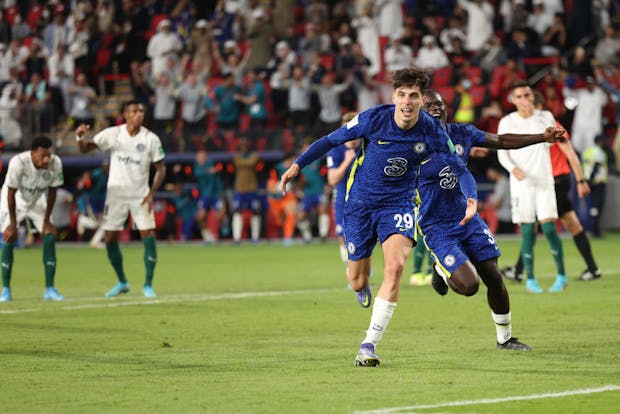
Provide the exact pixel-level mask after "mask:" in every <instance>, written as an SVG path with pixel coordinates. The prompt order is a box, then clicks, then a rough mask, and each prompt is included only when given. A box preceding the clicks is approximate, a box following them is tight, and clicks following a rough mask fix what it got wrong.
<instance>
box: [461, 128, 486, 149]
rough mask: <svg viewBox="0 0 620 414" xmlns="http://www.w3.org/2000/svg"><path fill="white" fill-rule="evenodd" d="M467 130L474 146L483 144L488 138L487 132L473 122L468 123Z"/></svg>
mask: <svg viewBox="0 0 620 414" xmlns="http://www.w3.org/2000/svg"><path fill="white" fill-rule="evenodd" d="M465 130H466V133H467V134H468V135H469V136H470V137H471V145H472V146H474V147H475V146H480V145H482V144H483V143H484V141H485V140H486V133H485V132H484V131H481V130H479V129H478V128H476V127H475V126H473V125H471V124H466V126H465Z"/></svg>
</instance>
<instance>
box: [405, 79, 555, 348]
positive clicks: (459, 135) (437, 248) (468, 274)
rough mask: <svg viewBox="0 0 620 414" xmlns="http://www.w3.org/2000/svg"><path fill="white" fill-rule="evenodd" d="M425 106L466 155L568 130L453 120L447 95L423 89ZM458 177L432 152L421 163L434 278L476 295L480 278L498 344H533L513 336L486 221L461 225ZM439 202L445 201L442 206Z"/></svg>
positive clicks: (420, 219)
mask: <svg viewBox="0 0 620 414" xmlns="http://www.w3.org/2000/svg"><path fill="white" fill-rule="evenodd" d="M424 108H425V110H426V111H428V113H429V114H431V115H432V116H434V117H435V118H437V119H439V120H440V121H441V124H442V125H443V127H444V128H445V130H446V132H447V133H448V135H449V136H450V139H451V141H452V144H453V145H454V148H455V152H456V154H458V155H459V157H461V158H462V159H463V161H467V159H468V158H469V153H470V150H471V148H472V147H473V146H482V147H487V148H520V147H523V146H526V145H531V144H535V143H539V142H545V141H549V142H553V141H555V140H557V139H561V135H562V134H563V133H564V130H563V129H561V128H551V127H550V128H547V129H546V131H545V133H544V134H530V135H520V134H503V135H496V134H492V133H489V132H484V131H481V130H479V129H477V128H476V127H474V126H473V125H470V124H459V123H448V122H447V109H446V105H445V102H444V100H443V98H442V96H441V95H440V94H439V93H438V92H436V91H434V90H427V91H425V93H424ZM456 184H457V177H456V176H455V175H454V174H453V173H452V171H451V168H450V167H449V166H448V165H446V163H445V162H444V161H443V160H442V159H440V158H439V157H437V156H436V155H435V154H431V155H430V156H429V157H428V158H426V159H425V160H424V161H422V163H421V164H420V167H419V168H418V176H417V200H418V204H419V206H418V207H419V211H418V214H417V222H416V223H417V226H418V229H419V230H420V233H421V234H422V236H423V238H424V243H425V245H426V246H427V248H428V249H429V250H430V252H431V255H432V257H433V259H434V262H435V271H434V272H433V280H432V284H433V287H434V288H435V290H436V291H437V292H438V293H439V294H441V295H445V294H446V293H447V291H448V285H449V286H450V287H452V289H453V290H454V291H455V292H457V293H459V294H461V295H465V296H472V295H474V294H475V293H476V292H477V291H478V288H479V285H480V280H479V278H481V279H482V281H483V282H484V283H485V285H486V286H487V301H488V304H489V307H490V308H491V310H492V314H491V315H492V318H493V321H494V322H495V326H496V333H497V347H498V348H499V349H510V350H529V349H530V348H529V347H528V346H527V345H525V344H523V343H521V342H519V341H518V340H517V339H516V338H513V337H512V326H511V322H512V321H511V313H510V299H509V297H508V292H507V291H506V287H505V286H504V281H503V279H502V275H501V273H500V272H499V269H498V267H497V258H498V257H499V256H500V251H499V247H498V246H497V243H496V242H495V238H494V237H493V234H492V233H491V231H490V230H489V228H488V226H487V225H486V223H485V222H484V221H483V220H482V218H481V217H480V216H479V215H478V214H477V213H476V214H475V216H474V217H473V219H472V220H471V221H469V222H468V223H466V224H464V225H462V224H460V223H459V217H458V216H457V217H455V215H454V212H455V211H459V210H461V209H463V208H464V207H465V205H466V200H465V199H464V197H463V195H462V194H461V192H460V191H459V190H458V188H456ZM438 206H441V207H440V208H438Z"/></svg>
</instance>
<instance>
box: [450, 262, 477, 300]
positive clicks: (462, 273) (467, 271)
mask: <svg viewBox="0 0 620 414" xmlns="http://www.w3.org/2000/svg"><path fill="white" fill-rule="evenodd" d="M472 267H473V266H472ZM450 280H451V281H452V284H453V286H452V288H453V290H454V291H456V293H458V294H460V295H463V296H473V295H475V294H476V293H477V292H478V289H479V288H480V278H479V277H478V274H477V273H476V272H475V271H473V269H471V268H470V267H469V266H464V267H460V268H459V269H457V271H456V272H454V273H453V274H452V276H451V277H450Z"/></svg>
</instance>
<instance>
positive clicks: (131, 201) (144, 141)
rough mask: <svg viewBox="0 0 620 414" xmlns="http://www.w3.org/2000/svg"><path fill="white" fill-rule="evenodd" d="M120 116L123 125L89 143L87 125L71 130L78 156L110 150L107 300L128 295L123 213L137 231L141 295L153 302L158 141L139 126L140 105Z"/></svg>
mask: <svg viewBox="0 0 620 414" xmlns="http://www.w3.org/2000/svg"><path fill="white" fill-rule="evenodd" d="M122 112H123V118H124V119H125V123H124V124H122V125H119V126H114V127H109V128H106V129H104V130H103V131H101V132H99V133H98V134H96V135H95V136H94V137H93V140H92V141H85V140H84V135H85V134H86V131H88V129H89V127H88V125H80V126H79V127H78V128H77V129H76V131H75V133H76V140H77V142H78V146H79V148H80V152H82V153H86V152H89V151H92V150H94V149H96V148H98V149H100V150H102V151H110V172H109V177H108V190H107V195H106V202H105V208H104V213H103V224H102V227H103V229H104V230H105V244H106V251H107V253H108V259H109V260H110V263H111V264H112V267H113V268H114V271H115V272H116V276H117V277H118V283H117V284H116V285H114V287H113V288H112V289H111V290H110V291H109V292H107V293H106V296H107V297H114V296H118V295H119V294H121V293H127V292H129V283H128V282H127V278H126V277H125V272H124V270H123V256H122V254H121V251H120V248H119V245H118V237H119V234H120V231H121V230H123V228H124V225H125V221H126V220H127V216H128V214H129V213H131V218H132V219H133V223H134V226H135V227H136V228H137V229H138V230H139V232H140V237H141V238H142V242H143V244H144V266H145V269H146V279H145V283H144V287H143V289H142V291H143V293H144V296H145V297H147V298H154V297H157V295H156V294H155V292H154V290H153V274H154V271H155V263H156V262H157V249H156V244H155V232H154V230H155V215H154V214H153V196H154V194H155V192H156V191H157V189H158V188H159V186H160V185H161V184H162V183H163V181H164V178H165V176H166V166H165V164H164V150H163V147H162V145H161V141H160V139H159V137H158V136H157V135H155V134H154V133H153V132H152V131H150V130H148V129H147V128H145V127H143V126H142V122H143V121H144V106H143V105H142V104H141V103H140V102H138V101H128V102H126V103H124V104H123V108H122ZM151 164H154V166H155V176H154V177H153V182H152V184H151V186H150V187H149V173H150V170H151Z"/></svg>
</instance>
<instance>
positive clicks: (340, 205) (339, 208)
mask: <svg viewBox="0 0 620 414" xmlns="http://www.w3.org/2000/svg"><path fill="white" fill-rule="evenodd" d="M334 222H335V224H336V227H335V231H336V236H338V237H342V235H343V234H344V231H343V229H342V223H343V222H344V200H343V201H340V200H337V201H334Z"/></svg>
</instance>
